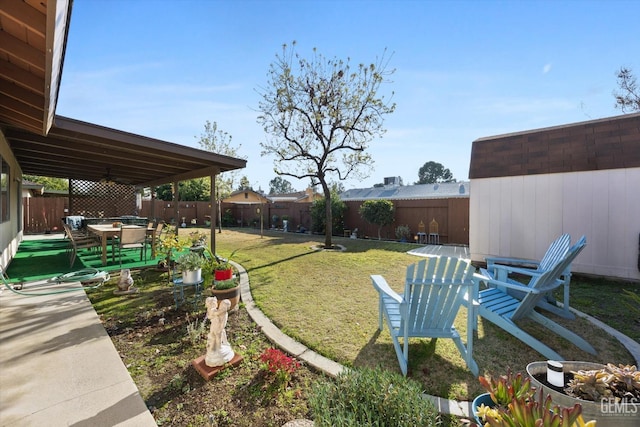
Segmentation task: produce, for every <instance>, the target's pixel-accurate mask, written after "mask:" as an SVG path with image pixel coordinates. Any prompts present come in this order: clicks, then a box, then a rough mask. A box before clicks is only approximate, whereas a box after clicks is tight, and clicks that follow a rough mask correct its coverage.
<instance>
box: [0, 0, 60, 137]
mask: <svg viewBox="0 0 640 427" xmlns="http://www.w3.org/2000/svg"><path fill="white" fill-rule="evenodd" d="M70 19H71V0H24V1H3V2H2V7H0V29H1V30H0V95H1V96H0V122H1V123H6V124H9V125H12V126H17V127H20V128H22V129H28V130H29V131H31V132H34V133H36V134H40V135H46V134H47V131H48V130H49V128H50V127H51V125H52V123H53V118H54V114H55V108H56V103H57V99H58V90H59V88H60V78H61V76H62V64H63V62H64V54H65V48H66V41H67V34H68V30H69V22H70Z"/></svg>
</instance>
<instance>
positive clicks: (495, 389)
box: [478, 371, 534, 406]
mask: <svg viewBox="0 0 640 427" xmlns="http://www.w3.org/2000/svg"><path fill="white" fill-rule="evenodd" d="M478 381H480V384H481V385H482V386H483V387H484V388H485V390H487V391H488V392H489V394H490V395H491V400H493V401H494V402H495V403H496V404H497V405H498V406H507V405H508V404H509V403H510V402H511V401H512V400H514V399H525V400H529V399H530V398H531V397H533V393H534V390H533V389H532V388H531V379H529V378H525V377H524V376H523V375H522V374H521V373H520V372H518V373H517V374H515V375H513V374H512V373H511V371H508V372H507V375H501V376H499V377H497V378H493V377H489V378H486V377H478Z"/></svg>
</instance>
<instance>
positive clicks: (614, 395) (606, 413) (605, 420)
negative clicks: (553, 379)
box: [527, 361, 640, 427]
mask: <svg viewBox="0 0 640 427" xmlns="http://www.w3.org/2000/svg"><path fill="white" fill-rule="evenodd" d="M560 363H562V371H563V374H564V384H565V386H564V387H561V388H559V387H554V386H552V385H551V384H549V383H548V382H547V381H546V375H547V362H546V361H545V362H532V363H529V364H528V365H527V374H528V375H529V378H530V379H531V382H532V384H533V385H534V386H535V387H536V388H537V389H539V390H541V391H543V392H544V393H545V394H548V395H549V396H551V398H552V399H553V401H554V402H556V403H558V404H560V405H562V406H573V405H575V404H579V405H580V406H581V407H582V413H583V416H584V418H585V419H593V420H596V421H597V425H598V427H602V426H604V427H607V426H621V427H624V426H637V425H639V424H640V371H638V370H637V369H636V367H635V366H632V365H614V364H612V363H609V364H607V365H603V364H599V363H592V362H577V361H563V362H560Z"/></svg>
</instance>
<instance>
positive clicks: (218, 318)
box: [204, 297, 235, 367]
mask: <svg viewBox="0 0 640 427" xmlns="http://www.w3.org/2000/svg"><path fill="white" fill-rule="evenodd" d="M205 305H206V307H207V318H208V319H209V321H210V322H211V326H210V327H209V335H208V336H207V354H206V355H205V358H204V363H205V364H206V365H207V366H209V367H214V366H222V365H224V364H225V363H227V362H230V361H231V359H233V356H235V353H234V352H233V350H232V349H231V346H230V345H229V342H228V341H227V333H226V331H225V330H224V328H225V327H226V326H227V318H228V317H229V314H228V312H229V308H230V307H231V301H229V300H228V299H225V300H222V301H221V302H220V307H218V299H217V298H216V297H208V298H207V299H206V300H205Z"/></svg>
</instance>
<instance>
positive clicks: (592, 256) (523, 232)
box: [469, 167, 640, 280]
mask: <svg viewBox="0 0 640 427" xmlns="http://www.w3.org/2000/svg"><path fill="white" fill-rule="evenodd" d="M473 186H474V187H473V193H472V194H471V195H470V206H469V212H470V232H469V245H470V246H469V248H470V251H471V257H472V260H474V261H479V262H483V261H484V259H485V257H487V256H509V257H524V258H533V259H540V258H541V257H542V256H543V255H544V252H545V251H546V249H547V248H548V246H549V244H550V243H551V241H553V240H554V239H555V238H556V237H557V236H558V235H559V234H561V233H569V234H571V237H572V242H575V241H576V240H577V239H578V238H579V237H580V236H582V235H583V234H584V235H586V237H587V247H586V248H585V249H584V250H583V251H582V253H581V254H580V255H579V256H578V258H577V259H576V261H575V262H574V263H573V267H572V269H573V271H575V272H580V273H587V274H595V275H602V276H610V277H618V278H624V279H633V280H640V271H638V270H639V268H640V265H638V264H639V254H638V251H639V248H638V245H639V244H638V239H639V235H640V196H639V194H640V193H639V192H638V187H639V186H640V168H637V167H636V168H628V169H612V170H601V171H584V172H571V173H557V174H547V175H528V176H508V177H499V178H483V179H474V180H473Z"/></svg>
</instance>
